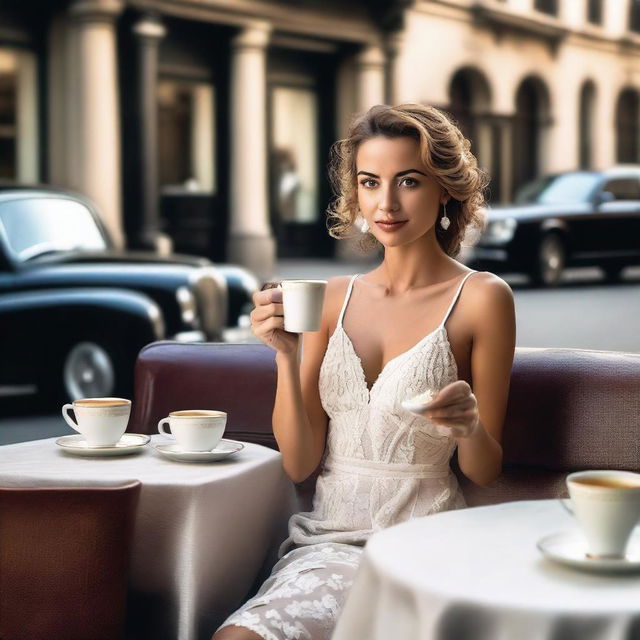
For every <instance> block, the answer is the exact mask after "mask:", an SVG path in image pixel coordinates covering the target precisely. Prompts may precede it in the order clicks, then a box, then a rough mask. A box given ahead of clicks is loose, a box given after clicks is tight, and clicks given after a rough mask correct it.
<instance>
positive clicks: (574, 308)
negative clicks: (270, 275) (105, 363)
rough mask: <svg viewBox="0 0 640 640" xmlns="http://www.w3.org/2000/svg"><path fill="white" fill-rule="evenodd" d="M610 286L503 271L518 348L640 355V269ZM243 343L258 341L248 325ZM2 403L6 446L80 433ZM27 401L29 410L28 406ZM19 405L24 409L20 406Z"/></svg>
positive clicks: (341, 270)
mask: <svg viewBox="0 0 640 640" xmlns="http://www.w3.org/2000/svg"><path fill="white" fill-rule="evenodd" d="M375 264H376V263H374V262H371V261H350V262H341V261H338V260H303V259H300V260H280V261H278V263H277V266H276V270H275V274H274V279H282V278H330V277H333V276H337V275H349V274H353V273H366V272H367V271H369V270H370V269H372V268H373V267H374V266H375ZM623 275H624V277H623V280H622V281H621V282H620V283H618V284H616V285H607V284H606V283H605V282H604V281H603V279H602V275H601V273H600V271H599V269H595V268H593V269H592V268H587V269H569V270H567V271H566V273H565V275H564V279H563V282H562V283H561V285H560V286H559V287H556V288H554V289H535V288H531V287H530V286H529V285H528V281H527V278H526V277H525V276H521V275H515V274H514V275H512V274H503V275H502V276H501V277H503V278H504V280H506V281H507V282H508V283H509V285H510V286H511V288H512V290H513V293H514V299H515V305H516V318H517V338H516V344H517V346H523V347H524V346H526V347H570V348H576V349H599V350H613V351H629V352H637V353H640V331H639V330H638V318H640V267H633V268H628V269H627V270H626V271H625V273H624V274H623ZM236 338H237V339H238V341H245V340H254V338H253V337H252V336H251V334H250V332H249V331H248V330H247V328H245V329H244V330H241V331H239V332H238V333H237V335H236ZM0 402H3V403H4V406H3V407H0V416H2V417H0V444H7V443H11V442H19V441H24V440H34V439H37V438H45V437H52V436H59V435H66V434H70V433H74V432H73V431H72V430H71V429H70V428H69V427H68V426H67V425H66V424H65V422H64V421H63V419H62V416H61V415H59V414H58V413H56V414H55V415H51V414H49V415H44V416H42V415H30V414H31V413H33V411H30V410H29V406H28V405H29V401H27V402H26V403H24V402H22V403H19V404H18V405H9V404H8V403H7V402H6V400H2V399H0ZM25 404H26V409H25ZM17 406H19V408H18V409H15V407H17Z"/></svg>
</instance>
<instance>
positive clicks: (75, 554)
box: [0, 481, 140, 640]
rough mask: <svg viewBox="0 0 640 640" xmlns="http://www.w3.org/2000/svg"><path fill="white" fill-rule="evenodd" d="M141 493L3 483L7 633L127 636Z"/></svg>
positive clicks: (0, 599) (3, 620) (2, 619)
mask: <svg viewBox="0 0 640 640" xmlns="http://www.w3.org/2000/svg"><path fill="white" fill-rule="evenodd" d="M139 494H140V483H139V482H137V481H135V482H129V483H126V484H122V485H114V486H108V487H95V486H93V487H90V488H84V487H77V486H74V487H46V488H34V487H29V488H16V487H0V638H6V639H7V640H9V639H10V638H16V639H18V638H25V639H26V638H37V639H38V640H62V639H63V638H64V640H88V638H92V639H93V640H119V639H121V638H122V637H123V634H124V623H125V603H126V594H127V583H128V570H129V561H130V555H131V543H132V539H133V538H132V536H133V527H134V516H135V510H136V506H137V502H138V496H139Z"/></svg>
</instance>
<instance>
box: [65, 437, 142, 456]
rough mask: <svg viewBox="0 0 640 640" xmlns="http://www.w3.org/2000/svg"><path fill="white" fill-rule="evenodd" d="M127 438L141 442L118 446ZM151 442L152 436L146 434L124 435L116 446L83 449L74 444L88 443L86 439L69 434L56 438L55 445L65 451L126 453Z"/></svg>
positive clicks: (86, 447)
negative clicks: (130, 437)
mask: <svg viewBox="0 0 640 640" xmlns="http://www.w3.org/2000/svg"><path fill="white" fill-rule="evenodd" d="M125 436H134V437H136V438H139V439H140V442H132V443H131V444H128V445H122V446H118V444H119V443H120V442H121V440H122V439H123V438H124V437H125ZM150 440H151V436H149V435H148V434H146V433H124V434H122V437H121V438H120V440H118V442H116V444H112V445H107V446H100V447H90V446H88V445H87V446H85V447H81V446H74V445H73V444H72V443H81V442H84V443H86V441H87V440H86V438H85V437H84V436H83V435H82V434H81V433H69V434H66V435H64V436H59V437H58V438H56V441H55V443H56V444H57V445H58V446H59V447H62V448H63V449H66V450H73V451H103V452H106V451H112V450H113V451H126V450H129V449H138V448H140V447H144V446H145V445H146V444H148V443H149V441H150Z"/></svg>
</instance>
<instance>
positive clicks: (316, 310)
mask: <svg viewBox="0 0 640 640" xmlns="http://www.w3.org/2000/svg"><path fill="white" fill-rule="evenodd" d="M280 286H281V288H282V305H283V307H284V330H285V331H290V332H291V333H304V332H305V331H319V330H320V320H321V318H322V305H323V304H324V294H325V291H326V289H327V281H326V280H283V281H282V282H281V283H280Z"/></svg>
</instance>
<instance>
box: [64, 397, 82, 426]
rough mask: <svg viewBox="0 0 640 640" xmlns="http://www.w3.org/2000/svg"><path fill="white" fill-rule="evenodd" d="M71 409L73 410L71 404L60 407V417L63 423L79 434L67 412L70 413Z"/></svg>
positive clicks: (75, 424)
mask: <svg viewBox="0 0 640 640" xmlns="http://www.w3.org/2000/svg"><path fill="white" fill-rule="evenodd" d="M71 409H73V405H72V404H65V405H64V406H63V407H62V417H63V418H64V421H65V422H66V423H67V424H68V425H69V426H70V427H71V428H72V429H73V430H74V431H77V432H78V433H80V429H78V425H77V423H75V422H74V421H73V420H72V419H71V416H70V415H69V411H71Z"/></svg>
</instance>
